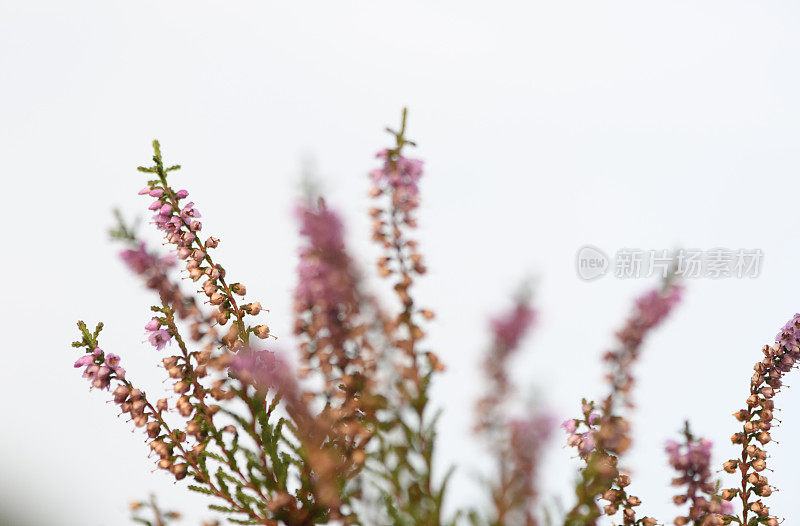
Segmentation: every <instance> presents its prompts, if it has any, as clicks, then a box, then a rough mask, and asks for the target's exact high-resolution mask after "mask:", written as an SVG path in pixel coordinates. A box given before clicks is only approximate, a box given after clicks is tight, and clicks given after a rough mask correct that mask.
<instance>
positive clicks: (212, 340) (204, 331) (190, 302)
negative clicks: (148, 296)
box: [112, 214, 218, 349]
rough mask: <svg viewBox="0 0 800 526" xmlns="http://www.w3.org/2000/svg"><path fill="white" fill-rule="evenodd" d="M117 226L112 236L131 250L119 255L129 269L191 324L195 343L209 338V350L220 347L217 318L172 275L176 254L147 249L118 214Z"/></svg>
mask: <svg viewBox="0 0 800 526" xmlns="http://www.w3.org/2000/svg"><path fill="white" fill-rule="evenodd" d="M117 218H118V223H119V224H118V227H117V229H115V230H114V231H112V236H113V237H114V238H116V239H119V240H121V241H124V242H126V243H127V244H128V245H129V247H130V248H127V249H124V250H122V251H121V252H120V258H121V259H122V261H123V262H124V263H125V264H126V265H127V266H128V268H129V269H130V270H131V271H132V272H133V273H134V274H136V275H137V276H139V277H140V278H141V279H142V280H143V281H144V283H145V285H146V286H147V288H149V289H150V290H153V291H155V292H156V293H157V294H158V296H159V298H160V299H161V301H162V302H165V303H167V304H169V306H170V308H171V309H172V310H173V311H174V312H175V314H176V315H177V316H178V318H179V319H181V320H186V321H187V322H188V323H189V330H190V335H191V338H192V341H194V342H201V341H203V340H204V338H208V347H207V348H208V349H211V348H213V346H214V345H215V344H217V343H218V342H217V338H218V335H217V329H216V327H214V325H215V324H216V321H215V319H214V318H212V317H211V316H209V315H208V314H207V313H206V312H204V311H203V310H202V309H201V308H200V307H199V306H198V305H197V302H196V300H195V298H194V297H193V296H190V295H187V294H184V292H183V291H182V290H181V287H180V285H178V284H177V283H175V282H174V281H173V280H172V279H171V278H170V276H169V274H170V271H171V269H172V268H174V267H175V266H176V260H175V257H174V255H172V254H170V255H166V256H158V255H157V254H155V253H153V252H151V251H149V250H148V248H147V245H146V244H145V243H144V242H143V241H140V240H139V239H138V238H137V237H136V235H135V234H134V233H133V232H132V231H131V230H130V229H128V228H127V227H126V225H125V224H124V222H123V221H122V218H121V217H120V216H119V214H117Z"/></svg>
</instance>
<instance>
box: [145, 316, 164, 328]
mask: <svg viewBox="0 0 800 526" xmlns="http://www.w3.org/2000/svg"><path fill="white" fill-rule="evenodd" d="M160 328H161V322H160V321H158V318H153V319H151V320H150V321H148V322H147V325H145V326H144V329H145V330H146V331H157V330H158V329H160Z"/></svg>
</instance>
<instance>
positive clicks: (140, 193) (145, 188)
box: [139, 186, 150, 195]
mask: <svg viewBox="0 0 800 526" xmlns="http://www.w3.org/2000/svg"><path fill="white" fill-rule="evenodd" d="M149 193H150V187H149V186H145V187H144V188H142V189H141V190H139V195H145V194H149Z"/></svg>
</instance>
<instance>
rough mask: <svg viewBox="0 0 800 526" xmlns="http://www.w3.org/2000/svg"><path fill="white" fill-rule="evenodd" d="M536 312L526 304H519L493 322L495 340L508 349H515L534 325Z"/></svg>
mask: <svg viewBox="0 0 800 526" xmlns="http://www.w3.org/2000/svg"><path fill="white" fill-rule="evenodd" d="M535 316H536V315H535V312H534V311H533V309H531V308H530V307H529V306H527V305H525V304H522V303H520V304H517V305H516V306H515V307H514V308H513V309H511V310H510V311H508V312H506V313H505V314H503V315H501V316H499V317H497V318H495V319H493V320H492V322H491V326H492V332H493V333H494V337H495V340H496V341H497V342H498V343H499V344H500V345H501V346H502V347H504V348H506V349H509V350H510V349H514V348H515V347H517V345H519V342H520V340H521V339H522V337H523V336H525V333H526V332H527V331H528V329H530V328H531V326H532V325H533V323H534V320H535Z"/></svg>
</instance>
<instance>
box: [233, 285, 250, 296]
mask: <svg viewBox="0 0 800 526" xmlns="http://www.w3.org/2000/svg"><path fill="white" fill-rule="evenodd" d="M231 290H232V291H233V292H234V294H238V295H239V296H244V295H245V294H247V288H246V287H245V286H244V285H242V284H241V283H234V284H233V285H231Z"/></svg>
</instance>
